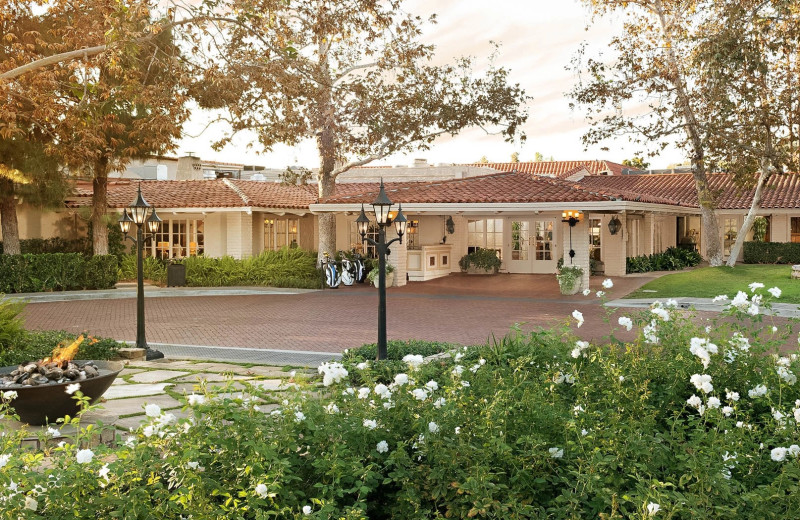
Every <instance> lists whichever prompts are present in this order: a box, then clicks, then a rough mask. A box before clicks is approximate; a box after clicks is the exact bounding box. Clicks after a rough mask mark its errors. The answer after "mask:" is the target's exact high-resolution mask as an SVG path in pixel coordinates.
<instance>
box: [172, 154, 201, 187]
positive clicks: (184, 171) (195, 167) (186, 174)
mask: <svg viewBox="0 0 800 520" xmlns="http://www.w3.org/2000/svg"><path fill="white" fill-rule="evenodd" d="M175 179H177V180H179V181H181V180H203V164H202V162H200V158H199V157H195V156H193V155H188V156H186V157H180V158H178V171H177V172H176V173H175Z"/></svg>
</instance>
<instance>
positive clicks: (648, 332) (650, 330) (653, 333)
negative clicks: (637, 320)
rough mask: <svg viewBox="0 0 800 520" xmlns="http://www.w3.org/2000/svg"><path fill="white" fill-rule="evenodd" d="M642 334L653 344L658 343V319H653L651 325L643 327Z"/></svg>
mask: <svg viewBox="0 0 800 520" xmlns="http://www.w3.org/2000/svg"><path fill="white" fill-rule="evenodd" d="M642 335H644V340H645V341H646V342H648V343H651V344H653V345H656V344H658V329H657V326H656V320H652V321H651V322H650V324H649V325H645V326H644V327H643V328H642Z"/></svg>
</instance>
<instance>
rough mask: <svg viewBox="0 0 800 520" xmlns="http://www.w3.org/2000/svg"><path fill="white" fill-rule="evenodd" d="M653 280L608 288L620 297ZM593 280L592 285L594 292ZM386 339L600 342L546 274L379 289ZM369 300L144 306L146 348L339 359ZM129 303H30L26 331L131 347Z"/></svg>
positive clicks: (313, 296) (367, 325)
mask: <svg viewBox="0 0 800 520" xmlns="http://www.w3.org/2000/svg"><path fill="white" fill-rule="evenodd" d="M652 278H653V277H635V278H618V279H614V282H615V287H614V289H613V290H612V291H611V292H610V293H611V294H610V296H612V297H621V296H622V295H624V294H627V293H628V292H630V291H631V290H633V289H635V288H637V287H639V286H640V285H642V284H644V283H646V282H647V281H649V280H651V279H652ZM601 281H602V278H597V279H595V278H593V279H592V288H593V289H594V290H597V289H599V288H600V282H601ZM387 292H388V296H387V302H388V303H387V312H388V335H389V338H390V339H411V338H416V339H426V340H439V341H452V342H458V343H464V344H475V343H482V342H485V341H486V340H487V338H489V337H490V336H491V335H492V334H494V335H496V336H498V337H500V336H503V335H504V334H505V333H506V332H507V331H508V330H509V327H511V326H512V325H513V324H514V323H524V324H525V325H524V328H525V329H532V328H535V327H538V326H547V325H551V324H553V323H556V322H561V321H564V320H565V319H566V318H567V317H568V316H569V315H570V314H571V313H572V311H573V310H574V309H579V310H581V311H582V312H583V313H584V315H585V317H586V324H585V325H584V326H583V327H582V328H581V329H580V330H579V331H578V332H579V333H580V334H581V335H582V336H584V337H586V338H599V337H601V336H602V335H604V334H607V333H608V326H607V325H606V324H605V323H603V321H602V314H603V313H604V310H603V308H602V307H601V306H600V304H599V301H598V299H597V298H595V297H594V295H592V296H590V297H585V296H582V295H580V294H578V295H576V296H561V295H560V294H559V293H558V285H557V283H556V280H555V276H553V275H509V274H500V275H497V276H492V277H485V276H468V275H451V276H448V277H446V278H440V279H437V280H432V281H429V282H418V283H413V284H409V285H407V286H405V287H393V288H390V289H388V291H387ZM377 307H378V293H377V291H376V290H375V289H374V288H373V287H369V286H366V285H360V286H354V287H341V288H340V289H336V290H325V291H318V292H310V293H305V294H296V295H245V296H208V297H190V296H185V297H175V298H171V297H170V298H165V297H160V298H149V299H148V300H147V302H146V309H147V339H148V341H149V342H151V343H166V344H183V345H202V346H226V347H248V348H266V349H282V350H299V351H315V352H341V351H342V350H344V349H345V348H351V347H355V346H359V345H362V344H364V343H374V342H375V339H376V335H377V332H376V330H377V326H376V323H377ZM135 316H136V300H135V299H118V300H83V301H70V302H48V303H31V304H29V305H28V307H27V309H26V312H25V321H26V326H27V327H28V328H31V329H64V330H68V331H71V332H81V331H88V332H90V333H91V334H94V335H97V336H103V337H112V338H115V339H118V340H125V341H133V340H134V339H135V335H136V324H135Z"/></svg>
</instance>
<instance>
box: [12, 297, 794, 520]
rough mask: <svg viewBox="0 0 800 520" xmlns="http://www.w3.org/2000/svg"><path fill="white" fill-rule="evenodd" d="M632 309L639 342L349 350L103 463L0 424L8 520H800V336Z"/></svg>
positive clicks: (568, 333) (753, 320)
mask: <svg viewBox="0 0 800 520" xmlns="http://www.w3.org/2000/svg"><path fill="white" fill-rule="evenodd" d="M743 289H745V290H746V288H743ZM747 294H750V292H749V291H748V292H747ZM759 297H761V295H759ZM739 299H740V298H739ZM769 299H770V298H769V296H766V297H765V298H764V301H762V302H760V303H761V304H762V305H764V304H768V300H769ZM748 300H749V298H748ZM744 303H745V304H746V305H745V307H746V306H747V305H750V304H752V301H747V302H744ZM624 317H625V318H626V319H630V320H631V326H635V327H636V329H635V330H636V331H637V332H636V333H635V336H633V338H632V339H631V340H630V341H626V342H621V341H618V340H617V339H616V338H615V336H614V335H615V334H616V330H612V331H611V340H610V341H609V342H608V343H607V344H589V343H584V342H582V341H580V342H579V341H578V337H577V336H576V335H575V332H576V331H577V330H576V329H572V328H570V327H566V326H565V327H562V328H560V329H556V330H553V331H535V332H532V333H530V334H523V333H521V332H520V331H519V330H514V331H512V333H511V334H509V335H508V336H506V337H505V338H502V339H500V340H499V341H496V342H492V343H489V344H487V345H481V346H478V347H469V348H466V349H464V348H463V347H462V348H461V349H458V350H456V351H453V352H452V353H451V354H450V356H448V357H446V358H445V359H438V360H436V361H434V362H431V363H427V364H424V365H422V366H419V367H418V368H412V367H411V366H409V365H408V364H407V363H402V362H399V361H396V360H394V361H393V363H395V365H394V366H395V367H396V373H393V374H392V373H390V374H387V373H386V372H385V371H384V370H383V369H382V368H381V370H380V371H379V370H377V369H376V368H375V367H376V364H373V363H366V364H364V365H360V366H358V365H353V363H354V362H355V361H357V360H358V359H360V357H359V356H357V355H356V354H350V353H348V355H347V356H345V360H344V364H343V365H340V366H337V365H335V364H329V365H325V366H323V367H321V371H322V372H325V373H326V374H327V378H326V379H327V381H326V382H325V383H326V386H325V387H320V386H317V385H309V386H308V387H305V388H300V389H298V390H297V391H295V390H291V389H290V390H287V391H286V392H283V393H282V394H281V399H285V400H284V401H283V403H282V404H281V405H280V406H279V407H278V408H277V409H276V410H273V411H271V412H270V413H264V411H263V410H262V409H260V408H259V407H258V406H255V405H256V404H257V402H256V401H255V399H258V398H259V397H264V398H267V399H269V398H270V395H269V394H268V393H266V392H265V391H264V390H263V389H261V388H258V387H252V388H248V389H247V390H246V391H245V392H243V393H240V391H239V390H237V391H236V392H234V391H233V389H231V392H230V393H223V394H220V395H219V397H216V398H213V399H211V398H208V397H206V398H205V402H199V400H198V398H197V397H194V398H192V401H191V403H192V404H190V405H189V406H188V407H187V409H186V411H187V413H188V414H189V417H186V418H181V419H177V418H176V417H175V416H174V415H173V416H170V415H168V414H162V415H161V416H159V417H151V418H149V419H148V420H149V423H146V424H144V425H143V426H142V427H140V428H139V429H138V430H136V431H135V432H134V433H133V438H132V440H131V442H129V443H126V445H122V446H118V447H107V446H104V445H99V446H96V447H92V448H90V449H91V450H92V452H93V453H92V456H91V457H90V458H91V460H88V461H87V460H78V458H77V457H76V454H77V452H78V450H79V449H82V448H83V449H86V448H85V443H87V441H88V439H89V436H90V435H91V431H87V430H81V431H80V433H79V434H78V438H77V439H76V440H75V441H70V442H68V443H66V444H64V445H62V446H59V447H55V448H51V449H49V450H48V451H47V453H46V456H45V457H43V458H42V457H40V458H37V457H36V456H34V455H33V454H32V453H25V452H24V451H23V450H21V448H20V444H21V442H20V441H21V439H22V437H23V436H24V435H25V432H20V431H15V430H8V429H7V427H6V426H5V425H3V424H2V423H0V429H3V428H6V432H5V435H0V454H5V455H7V460H5V465H4V466H3V467H2V468H0V479H2V482H6V483H7V482H12V481H13V482H14V483H15V484H16V487H17V489H18V492H16V493H13V494H12V493H8V494H7V495H6V499H5V501H4V503H3V511H5V513H4V515H5V516H6V517H8V518H20V517H25V518H33V517H35V516H37V515H38V517H43V518H54V519H58V518H95V517H96V516H103V517H114V518H116V517H119V518H134V517H135V518H174V519H177V518H180V517H181V516H183V517H190V516H191V517H192V518H247V519H250V518H252V519H259V518H280V519H299V518H316V519H329V518H337V519H352V520H355V519H364V518H369V519H371V520H384V519H387V520H388V519H414V520H417V519H420V520H426V519H431V520H432V519H441V518H491V519H518V518H519V519H522V518H531V519H534V518H535V519H545V518H547V519H554V520H567V519H569V520H574V519H583V518H587V519H588V518H609V519H611V518H620V519H622V518H636V519H658V518H670V519H673V520H696V519H705V518H714V519H723V520H736V519H749V518H759V519H760V518H769V519H775V520H778V519H785V518H794V517H796V516H797V515H796V514H795V513H792V511H795V512H796V511H798V510H800V494H798V493H797V492H796V491H797V482H798V479H800V469H798V463H800V448H799V447H797V444H800V443H798V433H797V431H798V430H797V428H798V426H799V425H800V405H798V404H797V400H798V399H800V385H798V384H796V374H797V373H798V371H800V359H798V358H797V357H795V356H794V355H791V356H790V355H789V351H790V350H791V352H792V354H794V353H796V350H797V343H796V336H795V335H794V331H792V330H791V328H790V327H784V326H781V328H779V329H778V330H777V331H775V332H772V331H771V329H766V328H765V327H764V326H763V323H761V320H762V316H761V315H756V316H749V315H748V314H747V313H745V312H744V311H743V310H740V309H739V308H731V309H730V310H729V311H727V313H726V314H725V315H723V316H721V317H720V319H718V320H714V321H712V322H711V323H708V325H709V326H708V328H706V325H707V322H706V321H705V320H702V321H700V320H697V321H696V322H695V321H692V320H691V319H690V318H691V316H687V315H685V314H684V313H683V312H681V311H677V310H675V309H672V308H669V307H666V306H663V305H659V306H657V307H655V308H653V309H652V310H651V309H648V310H645V311H643V312H640V313H638V314H636V315H630V316H624ZM614 318H616V317H614ZM610 321H611V323H615V324H616V323H618V320H617V319H613V320H610ZM625 323H626V322H625V321H623V324H622V326H626V325H625ZM712 344H713V345H714V347H712V346H711V345H712ZM788 344H792V345H793V347H791V348H788V347H787V345H788ZM621 347H623V348H621ZM359 350H360V349H357V351H359ZM397 355H399V353H397V354H396V356H397ZM779 356H783V357H779ZM385 366H386V365H384V366H383V367H385ZM345 370H346V372H345ZM353 374H357V377H358V379H359V381H361V385H362V387H361V388H354V387H352V386H349V383H350V382H351V376H352V375H353ZM387 377H388V381H391V384H387V383H386V381H387V379H386V378H387ZM237 384H238V383H237ZM760 385H764V386H763V387H761V386H760ZM760 390H763V391H760ZM733 392H736V393H737V394H736V395H734V394H733ZM12 404H13V401H12ZM4 412H5V410H2V409H0V413H4ZM83 455H87V453H86V452H83ZM26 498H27V499H28V500H27V504H28V507H29V508H30V509H33V508H35V509H36V511H35V512H34V511H32V510H30V509H27V510H26V509H25V505H26ZM31 500H35V502H36V503H35V504H33V503H32V502H31ZM651 504H653V505H651ZM655 505H658V509H659V512H658V513H657V514H650V513H648V506H649V507H650V510H651V511H653V510H654V509H655ZM304 509H305V511H307V512H304Z"/></svg>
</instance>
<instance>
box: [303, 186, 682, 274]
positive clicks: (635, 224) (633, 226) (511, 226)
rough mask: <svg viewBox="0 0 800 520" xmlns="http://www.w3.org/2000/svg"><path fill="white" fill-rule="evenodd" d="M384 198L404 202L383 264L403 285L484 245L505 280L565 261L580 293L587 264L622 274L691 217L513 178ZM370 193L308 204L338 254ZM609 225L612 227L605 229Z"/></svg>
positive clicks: (654, 203)
mask: <svg viewBox="0 0 800 520" xmlns="http://www.w3.org/2000/svg"><path fill="white" fill-rule="evenodd" d="M386 192H387V194H388V196H389V198H390V199H392V201H393V202H395V203H398V204H402V207H403V212H404V214H405V215H406V217H407V218H408V220H409V228H408V229H409V232H408V237H406V239H405V240H404V241H403V244H402V245H400V244H395V245H394V246H393V247H392V252H391V255H390V257H389V262H390V263H392V265H394V266H395V272H396V283H397V284H398V285H404V284H405V282H406V279H408V280H409V281H417V280H429V279H432V278H437V277H440V276H446V275H448V274H450V273H453V272H458V271H460V269H459V265H458V260H459V259H460V258H461V257H462V256H463V255H465V254H467V253H468V252H469V251H471V250H472V249H474V248H476V247H482V248H488V249H493V250H495V251H496V252H497V254H498V256H499V258H500V259H501V271H502V272H507V273H520V274H523V273H524V274H534V273H540V274H545V273H556V272H557V264H558V261H559V259H561V258H563V259H564V261H565V263H567V264H570V263H571V264H572V265H576V266H580V267H582V268H583V271H584V280H583V282H584V287H588V283H589V275H590V256H592V255H594V257H595V259H596V260H600V261H602V262H603V264H604V272H605V274H606V275H608V276H622V275H624V274H625V263H626V257H628V256H636V255H639V254H652V253H653V252H657V251H661V250H663V249H666V248H667V247H670V246H673V245H675V236H676V232H675V222H676V216H677V215H683V214H686V215H694V214H696V212H697V210H696V209H694V208H680V207H676V206H674V205H671V204H666V203H662V202H661V201H658V200H651V201H642V200H631V199H632V198H633V197H626V196H625V195H624V194H612V193H606V192H603V191H600V190H596V189H594V190H589V189H585V188H582V187H581V186H580V185H579V184H576V183H574V182H570V181H564V180H560V179H551V178H543V177H530V176H527V175H523V174H517V173H514V172H511V173H502V174H494V175H487V176H482V177H473V178H469V179H459V180H453V181H444V182H432V183H416V184H415V185H391V184H389V185H387V189H386ZM376 194H377V190H371V191H366V192H363V193H350V194H348V195H345V196H339V197H330V198H328V199H323V200H321V201H320V202H319V203H317V204H312V205H311V206H310V210H311V211H312V212H314V213H324V212H331V213H336V214H337V230H338V232H337V233H338V236H337V247H338V248H340V249H349V248H351V247H352V246H353V245H354V244H356V245H357V242H358V238H357V237H355V235H354V234H352V233H351V232H350V231H349V230H351V229H353V228H354V224H353V222H354V220H355V216H356V215H357V214H358V212H359V211H360V209H361V205H362V204H364V205H369V204H370V203H371V202H372V200H374V198H375V196H376ZM637 198H638V199H641V198H642V197H641V196H638V197H637ZM568 211H570V212H573V213H575V214H579V215H580V217H579V218H577V219H575V221H573V225H572V226H571V225H570V224H569V223H568V222H565V219H564V213H565V212H568ZM612 220H613V221H614V225H612V226H610V227H609V224H610V223H611V221H612ZM612 231H613V232H612ZM392 232H393V231H389V233H390V234H391V233H392ZM570 251H572V252H573V253H574V254H573V255H570Z"/></svg>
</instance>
